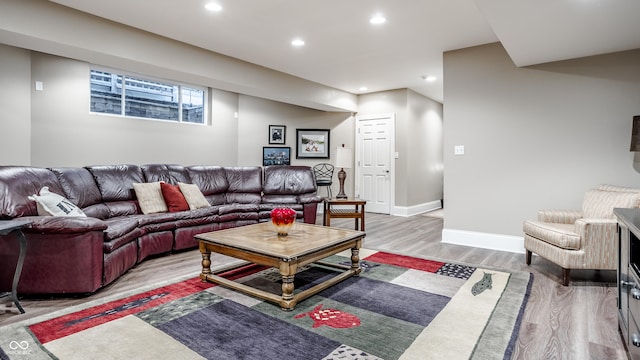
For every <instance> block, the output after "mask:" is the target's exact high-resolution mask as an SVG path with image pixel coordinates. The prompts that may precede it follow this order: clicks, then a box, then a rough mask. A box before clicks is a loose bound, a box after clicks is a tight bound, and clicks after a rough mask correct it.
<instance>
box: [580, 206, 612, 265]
mask: <svg viewBox="0 0 640 360" xmlns="http://www.w3.org/2000/svg"><path fill="white" fill-rule="evenodd" d="M617 224H618V223H617V221H616V220H615V219H586V218H585V219H579V220H577V221H576V223H575V225H576V227H575V231H576V233H577V234H578V235H580V238H581V239H582V246H581V249H582V251H584V253H585V255H586V259H584V261H587V262H588V263H589V265H590V267H589V268H594V269H610V270H614V269H616V266H617V262H616V260H617V256H618V241H617V240H618V237H617V236H618V225H617Z"/></svg>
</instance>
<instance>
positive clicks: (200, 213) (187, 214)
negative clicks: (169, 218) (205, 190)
mask: <svg viewBox="0 0 640 360" xmlns="http://www.w3.org/2000/svg"><path fill="white" fill-rule="evenodd" d="M219 208H220V206H209V207H205V208H200V209H196V210H187V211H179V212H175V213H172V214H173V217H174V218H175V219H176V220H186V219H198V218H202V217H210V216H212V215H218V209H219Z"/></svg>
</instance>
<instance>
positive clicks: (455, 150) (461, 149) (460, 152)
mask: <svg viewBox="0 0 640 360" xmlns="http://www.w3.org/2000/svg"><path fill="white" fill-rule="evenodd" d="M453 154H454V155H464V145H456V146H454V147H453Z"/></svg>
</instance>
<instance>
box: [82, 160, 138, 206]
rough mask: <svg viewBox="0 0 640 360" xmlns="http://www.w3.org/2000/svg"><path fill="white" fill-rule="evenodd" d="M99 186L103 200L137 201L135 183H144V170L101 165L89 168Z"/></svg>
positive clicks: (134, 167) (124, 166)
mask: <svg viewBox="0 0 640 360" xmlns="http://www.w3.org/2000/svg"><path fill="white" fill-rule="evenodd" d="M87 170H89V171H90V172H91V175H93V178H94V179H95V181H96V184H97V185H98V189H99V190H100V195H101V196H102V200H103V201H105V202H109V201H126V200H135V198H136V194H135V191H134V190H133V183H141V182H144V176H143V175H142V170H141V169H140V167H139V166H137V165H100V166H87Z"/></svg>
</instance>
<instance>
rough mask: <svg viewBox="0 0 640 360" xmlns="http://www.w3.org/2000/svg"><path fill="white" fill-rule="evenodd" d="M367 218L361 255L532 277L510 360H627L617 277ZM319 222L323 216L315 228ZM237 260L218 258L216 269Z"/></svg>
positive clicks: (173, 271) (193, 262)
mask: <svg viewBox="0 0 640 360" xmlns="http://www.w3.org/2000/svg"><path fill="white" fill-rule="evenodd" d="M366 218H367V221H366V223H367V236H366V238H365V240H364V245H363V247H364V248H369V249H373V250H380V251H388V252H392V253H399V254H406V255H411V256H416V257H421V258H432V259H440V260H446V261H453V262H464V263H470V264H477V265H478V266H488V267H496V268H504V269H507V270H512V271H528V272H531V273H532V274H533V276H534V281H533V286H532V289H531V295H530V297H529V302H528V304H527V307H526V310H525V313H524V317H523V321H522V325H521V328H520V333H519V336H518V340H517V344H516V347H515V349H514V354H513V359H517V360H523V359H535V360H539V359H571V360H573V359H579V360H583V359H607V360H625V359H627V357H626V352H625V349H624V345H623V343H622V339H621V337H620V334H619V332H618V325H617V313H616V287H615V285H616V284H615V283H616V276H615V271H590V270H580V271H575V270H574V271H572V272H571V283H570V285H569V286H568V287H565V286H562V285H560V277H561V269H560V268H559V267H558V266H557V265H555V264H553V263H551V262H549V261H547V260H545V259H543V258H540V257H537V256H534V258H533V260H532V264H531V266H527V265H526V264H525V259H524V254H514V253H510V252H502V251H495V250H487V249H477V248H473V247H467V246H460V245H453V244H443V243H442V242H441V240H442V230H443V219H442V218H439V217H432V216H428V215H415V216H410V217H400V216H389V215H381V214H374V213H367V214H366ZM321 222H322V219H321V217H318V223H319V224H320V223H321ZM331 225H332V226H335V227H342V228H347V229H352V228H353V220H352V219H335V220H332V221H331ZM200 259H201V257H200V253H199V251H198V250H197V249H196V250H189V251H184V252H180V253H176V254H172V255H169V256H161V257H157V258H153V259H149V260H145V261H144V262H142V263H141V264H138V265H137V266H136V267H135V268H133V269H131V270H129V271H128V272H127V273H125V274H124V275H123V276H122V277H120V278H119V279H117V280H116V281H115V282H114V283H112V284H111V285H109V286H107V287H106V288H104V289H101V290H99V291H98V292H97V293H95V294H93V295H91V296H87V297H64V296H62V297H47V298H34V297H22V298H21V304H22V305H23V307H24V308H25V310H26V311H27V313H26V314H18V312H17V309H15V308H10V309H9V310H8V311H7V312H5V313H3V311H2V310H1V309H0V326H2V325H6V324H10V323H14V322H16V321H20V320H23V319H27V318H31V317H35V316H38V315H41V314H47V313H51V312H54V311H57V310H61V309H65V308H67V307H70V306H74V305H78V304H82V303H86V302H89V301H92V300H96V299H102V298H106V297H110V296H115V295H117V294H120V293H124V292H126V291H131V290H135V289H136V288H138V287H141V286H145V285H148V284H153V283H157V282H161V281H168V280H170V279H173V278H177V277H181V276H189V275H194V276H196V275H197V274H199V272H200V270H201V268H200V266H201V265H200ZM232 261H234V260H233V259H231V258H227V257H223V256H221V255H216V254H213V258H212V267H215V266H216V265H217V266H224V265H225V264H229V263H231V262H232Z"/></svg>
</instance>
